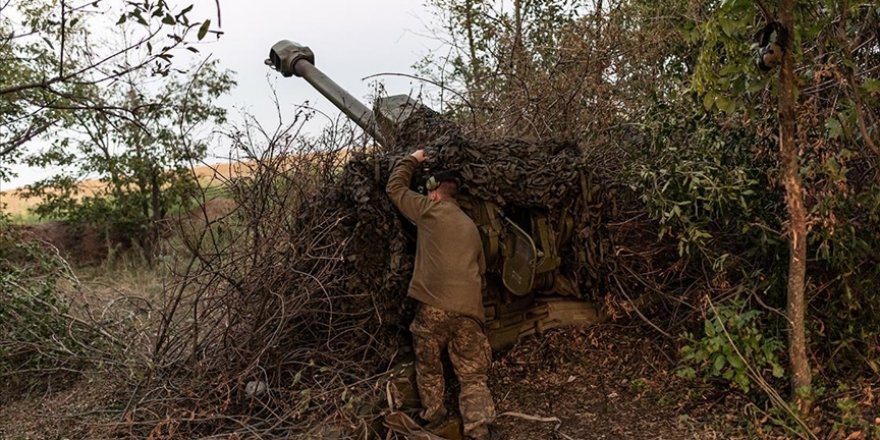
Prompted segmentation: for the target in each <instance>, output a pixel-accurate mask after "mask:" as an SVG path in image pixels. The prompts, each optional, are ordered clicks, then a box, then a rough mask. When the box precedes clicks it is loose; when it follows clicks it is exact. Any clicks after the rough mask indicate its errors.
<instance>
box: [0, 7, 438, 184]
mask: <svg viewBox="0 0 880 440" xmlns="http://www.w3.org/2000/svg"><path fill="white" fill-rule="evenodd" d="M194 1H195V3H196V9H195V10H194V11H193V12H195V13H196V14H195V15H193V17H194V18H195V17H197V16H211V17H213V20H212V22H213V23H214V26H212V27H216V17H215V15H216V10H215V8H214V1H212V0H194ZM220 6H221V19H222V23H221V25H222V27H221V28H220V30H222V31H223V32H224V35H223V36H222V37H221V38H220V39H219V40H217V41H211V42H209V43H206V44H202V45H200V46H199V48H200V50H201V51H202V54H208V53H213V55H212V56H213V57H216V58H218V59H220V61H221V63H222V65H223V66H225V67H226V68H229V69H232V70H233V71H235V72H236V75H235V77H236V80H237V81H238V86H237V87H236V88H235V89H234V90H233V91H232V92H231V93H230V95H229V96H226V97H224V98H223V99H222V101H221V105H223V106H225V107H227V108H229V109H230V112H231V114H232V115H233V117H235V115H237V113H238V112H237V111H236V110H235V109H234V107H240V108H244V109H246V110H247V111H249V112H250V113H253V114H254V115H256V116H257V117H258V119H259V120H260V121H261V122H262V123H263V124H264V125H265V126H267V127H274V126H275V124H277V117H276V111H275V106H274V103H273V101H272V95H271V89H270V87H269V82H270V81H271V82H274V84H275V86H276V90H277V93H278V97H279V99H280V101H281V104H282V110H284V111H285V113H287V114H292V113H293V109H294V107H295V106H296V105H298V104H302V103H303V102H305V101H309V103H310V104H311V105H313V106H315V107H316V108H318V109H319V110H321V111H323V112H325V113H329V114H331V115H336V114H337V113H338V111H337V110H336V109H335V107H333V106H332V105H330V104H329V103H327V102H326V100H325V99H324V98H323V97H322V96H321V95H320V94H319V93H318V92H317V91H315V90H314V89H312V88H311V86H309V85H308V83H306V82H305V81H304V80H303V79H301V78H296V77H291V78H283V77H281V75H280V74H278V73H276V72H273V71H271V70H270V69H269V68H268V67H267V66H265V65H264V64H263V61H264V60H265V59H266V58H267V57H268V54H269V48H270V47H271V46H272V45H273V44H274V43H275V42H277V41H278V40H284V39H287V40H292V41H295V42H298V43H301V44H304V45H306V46H309V47H310V48H311V49H312V50H313V51H314V53H315V64H316V65H317V66H318V68H320V69H321V70H323V71H324V73H326V74H327V75H328V76H329V77H331V78H333V79H334V80H335V81H336V82H337V83H338V84H339V85H341V86H342V87H344V88H346V89H348V91H349V92H351V93H352V94H353V95H354V96H356V97H358V98H361V99H362V100H364V101H366V99H365V98H366V97H367V96H368V95H369V93H370V90H371V89H370V84H371V81H374V80H362V78H364V77H366V76H369V75H374V74H377V73H383V72H398V73H413V69H412V67H411V66H412V65H413V64H415V63H416V62H417V61H419V60H421V59H422V58H423V57H424V56H425V55H426V54H427V53H428V52H430V51H432V50H435V49H437V48H438V47H439V46H440V43H439V42H438V41H437V40H436V39H434V38H432V37H429V35H430V31H429V30H428V28H429V27H430V26H431V23H432V15H431V11H430V10H429V9H428V8H427V7H426V6H425V5H424V4H423V1H422V0H322V1H320V2H319V1H304V0H221V1H220ZM206 40H213V37H211V36H209V37H208V38H206ZM267 78H268V79H267ZM381 80H382V81H383V82H384V84H385V88H386V90H387V91H388V92H389V94H398V93H409V92H411V91H413V90H416V89H418V87H419V86H420V84H418V83H414V82H413V81H411V80H408V79H405V78H401V77H394V76H384V77H381ZM365 103H366V104H367V105H368V106H371V104H370V103H367V102H365ZM321 124H323V121H322V118H316V120H315V121H314V122H313V123H312V124H311V125H310V126H309V127H308V130H309V132H312V133H317V132H318V131H319V130H320V126H321ZM209 161H210V159H209ZM15 170H16V171H17V172H18V173H19V177H18V178H16V179H14V180H12V181H10V182H0V189H3V190H6V189H10V188H15V187H18V186H20V185H24V184H27V183H29V182H33V181H35V180H38V179H40V178H44V177H47V176H48V175H49V174H50V172H49V171H47V170H39V169H30V168H24V167H16V168H15Z"/></svg>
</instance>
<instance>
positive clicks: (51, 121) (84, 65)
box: [0, 0, 219, 178]
mask: <svg viewBox="0 0 880 440" xmlns="http://www.w3.org/2000/svg"><path fill="white" fill-rule="evenodd" d="M120 3H122V2H120ZM192 8H193V7H192V5H190V6H187V7H183V8H175V7H173V6H172V5H169V4H168V2H166V1H165V0H156V1H144V2H124V4H122V6H119V5H117V4H116V3H110V2H105V1H104V0H93V1H83V2H76V3H74V2H72V1H70V0H60V1H49V0H31V1H22V2H10V1H4V2H0V129H2V131H3V136H2V137H0V178H3V177H5V176H6V175H7V174H8V173H9V168H8V165H9V164H10V163H13V162H14V161H17V160H19V159H20V158H21V157H22V155H23V152H24V151H25V149H24V148H23V147H24V145H25V144H27V143H28V142H30V141H31V140H33V139H35V138H38V137H40V136H45V135H47V134H48V132H50V131H51V130H54V129H56V128H58V127H59V125H60V124H61V123H62V122H63V120H64V119H66V118H70V117H74V115H75V114H77V113H84V112H100V113H104V114H107V115H108V116H110V117H114V118H119V117H129V118H131V117H132V114H131V110H130V109H127V108H123V107H114V106H112V105H108V104H107V103H103V102H101V101H100V99H99V96H95V95H94V94H90V91H91V90H94V87H90V86H100V87H107V86H108V85H109V84H113V83H114V82H117V81H120V80H121V79H122V78H123V77H124V76H125V75H126V74H128V73H131V72H137V71H150V72H152V73H153V74H155V75H167V74H168V73H169V72H170V71H171V69H172V59H173V57H174V55H175V53H176V52H177V51H179V50H182V49H189V50H190V51H196V52H197V51H198V49H196V48H195V47H194V46H193V43H194V42H196V41H198V40H202V39H204V38H205V36H206V35H207V34H208V32H210V27H211V20H209V19H205V20H200V21H191V18H190V14H191V11H192ZM217 12H218V17H219V10H218V11H217ZM111 16H112V17H119V18H118V20H115V25H114V22H113V21H112V20H110V21H108V20H107V17H111ZM96 29H109V32H104V33H103V34H104V35H105V36H107V35H110V36H112V37H118V39H117V40H116V42H114V43H104V42H103V41H106V40H105V39H95V38H93V35H92V32H95V30H96ZM123 33H124V35H123ZM110 40H111V41H112V40H113V39H112V38H111V39H110ZM96 41H100V42H96Z"/></svg>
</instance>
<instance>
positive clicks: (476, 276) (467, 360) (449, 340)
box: [386, 150, 495, 440]
mask: <svg viewBox="0 0 880 440" xmlns="http://www.w3.org/2000/svg"><path fill="white" fill-rule="evenodd" d="M425 158H426V157H425V152H424V150H418V151H416V152H414V153H412V154H411V155H410V156H407V157H406V158H404V159H402V160H401V161H400V162H399V163H398V164H397V165H396V166H395V167H394V169H393V171H392V172H391V177H390V178H389V179H388V186H387V187H386V191H387V192H388V196H389V197H390V198H391V201H392V202H394V205H395V206H397V208H398V209H399V210H400V212H402V213H403V215H405V216H406V217H407V218H409V219H410V220H412V221H413V222H414V223H415V224H416V226H417V227H418V243H417V247H416V259H415V268H414V270H413V277H412V280H411V281H410V285H409V292H408V296H409V297H410V298H413V299H415V300H417V301H418V302H419V306H418V310H417V311H416V316H415V319H413V322H412V324H411V325H410V330H411V331H412V334H413V345H414V348H415V354H416V382H417V384H418V390H419V398H420V399H421V401H422V407H423V410H422V412H421V417H422V418H423V419H424V420H425V421H427V422H428V423H429V424H438V423H440V422H442V421H443V420H444V419H445V418H446V408H445V407H444V405H443V390H444V384H443V365H442V364H441V355H442V353H443V351H444V350H447V351H448V353H449V358H450V360H451V361H452V366H453V368H454V370H455V374H456V376H457V377H458V380H459V382H460V383H461V393H460V394H459V400H458V406H459V410H460V411H461V417H462V422H463V426H464V434H465V436H466V437H469V438H472V439H478V440H484V439H488V438H489V424H490V423H491V422H492V421H493V420H494V419H495V403H494V402H493V401H492V394H491V393H490V392H489V388H488V387H487V386H486V381H487V376H486V374H487V371H488V369H489V363H490V362H491V360H492V349H491V348H490V347H489V340H488V339H487V338H486V334H485V333H484V331H483V322H484V320H485V317H484V316H483V298H482V296H483V295H482V285H483V273H484V272H485V269H486V263H485V258H484V256H483V246H482V242H481V241H480V235H479V232H478V231H477V227H476V225H474V222H473V221H472V220H471V219H470V218H469V217H468V216H467V215H466V214H465V213H464V212H462V210H461V208H460V207H459V205H458V202H457V201H456V200H455V196H456V194H457V192H458V189H459V186H460V183H461V182H460V180H459V179H458V178H457V177H456V176H455V175H453V174H450V173H441V174H438V175H436V176H435V182H433V184H429V188H428V189H429V192H428V196H427V197H425V196H423V195H421V194H419V193H417V192H415V191H412V190H410V189H409V182H410V179H411V178H412V173H413V171H414V170H415V168H416V167H417V166H418V165H419V163H421V162H423V161H424V160H425Z"/></svg>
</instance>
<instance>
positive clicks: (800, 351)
mask: <svg viewBox="0 0 880 440" xmlns="http://www.w3.org/2000/svg"><path fill="white" fill-rule="evenodd" d="M793 14H794V0H783V1H782V3H781V5H780V9H779V18H780V21H781V23H782V26H783V27H784V28H785V29H787V30H788V34H789V35H788V38H786V39H785V42H784V47H783V49H784V51H783V57H782V70H781V72H780V82H781V90H780V93H779V155H780V161H781V166H782V180H783V184H784V186H785V203H786V207H787V208H788V216H789V221H790V224H791V225H790V232H789V233H790V238H789V251H790V257H789V263H788V305H787V314H788V325H789V333H788V354H789V358H790V363H791V371H792V379H791V386H792V391H793V393H792V394H793V395H794V398H795V403H796V405H797V407H798V409H799V410H800V412H801V414H802V415H806V414H807V413H808V412H809V410H810V403H811V402H810V394H811V381H812V379H811V373H810V364H809V360H808V358H807V337H806V330H805V327H804V315H805V311H806V305H807V304H806V299H805V295H804V290H805V283H806V272H807V214H806V208H805V207H804V192H803V187H802V185H801V177H800V169H799V168H800V167H799V165H798V151H797V147H796V145H795V136H796V120H795V97H794V68H793V66H792V64H793V55H794V49H793V46H794V16H793Z"/></svg>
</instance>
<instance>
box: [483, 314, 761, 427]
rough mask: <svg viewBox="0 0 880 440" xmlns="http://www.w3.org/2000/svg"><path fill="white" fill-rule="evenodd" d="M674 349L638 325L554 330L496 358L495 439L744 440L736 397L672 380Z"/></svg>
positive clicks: (491, 385)
mask: <svg viewBox="0 0 880 440" xmlns="http://www.w3.org/2000/svg"><path fill="white" fill-rule="evenodd" d="M674 351H675V350H674V347H672V346H671V345H670V344H668V343H665V342H664V341H663V340H662V337H660V336H658V335H657V334H656V333H652V332H651V330H650V329H649V328H648V327H642V326H640V325H632V326H620V325H600V326H596V327H592V328H590V329H571V330H562V331H555V332H552V333H550V334H548V335H546V336H545V337H544V338H530V339H528V340H524V341H522V342H520V343H519V344H518V345H517V346H516V347H515V348H514V349H513V350H511V351H510V352H509V353H507V354H505V355H503V356H500V357H498V358H497V360H496V362H495V364H494V368H493V372H492V375H491V377H490V387H491V388H492V390H493V392H494V393H495V399H496V402H497V406H498V412H499V413H503V412H507V411H512V412H519V413H524V414H528V415H532V416H540V417H556V418H558V419H559V420H560V423H554V422H550V423H541V422H533V421H529V420H525V419H523V418H520V417H513V416H506V417H501V418H499V420H498V431H499V433H500V434H501V437H500V438H504V439H510V440H526V439H560V440H562V439H565V440H568V439H584V440H586V439H646V440H647V439H657V440H659V439H664V440H677V439H682V440H683V439H707V440H708V439H739V438H742V439H745V438H751V437H750V436H749V435H748V434H747V433H746V432H744V430H743V429H742V428H741V427H740V426H739V425H740V424H741V423H742V422H745V420H741V416H740V415H738V414H737V408H738V407H739V406H740V404H742V403H744V402H739V401H737V397H736V395H735V394H732V393H726V396H725V395H724V394H719V393H718V391H717V390H713V389H699V388H694V384H693V383H688V384H685V383H684V381H683V380H682V379H680V378H678V377H677V376H676V375H675V371H674V370H675V360H674V359H673V358H672V357H670V354H671V353H674Z"/></svg>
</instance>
